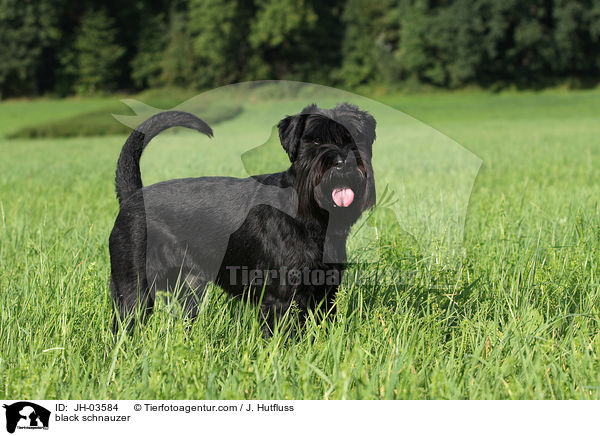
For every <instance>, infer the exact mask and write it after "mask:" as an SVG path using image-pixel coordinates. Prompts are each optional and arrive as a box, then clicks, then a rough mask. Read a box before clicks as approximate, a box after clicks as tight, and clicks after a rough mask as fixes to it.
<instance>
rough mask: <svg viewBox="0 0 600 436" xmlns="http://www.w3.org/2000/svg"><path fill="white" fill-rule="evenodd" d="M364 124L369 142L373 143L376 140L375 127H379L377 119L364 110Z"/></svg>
mask: <svg viewBox="0 0 600 436" xmlns="http://www.w3.org/2000/svg"><path fill="white" fill-rule="evenodd" d="M363 125H364V135H365V139H366V140H367V143H368V144H369V145H373V142H375V138H376V135H375V127H377V121H375V118H373V115H371V114H369V113H367V112H363Z"/></svg>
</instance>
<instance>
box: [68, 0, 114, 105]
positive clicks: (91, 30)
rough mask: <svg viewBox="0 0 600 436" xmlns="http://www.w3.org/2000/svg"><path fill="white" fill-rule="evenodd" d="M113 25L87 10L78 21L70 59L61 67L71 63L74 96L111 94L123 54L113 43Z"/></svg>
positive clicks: (104, 15)
mask: <svg viewBox="0 0 600 436" xmlns="http://www.w3.org/2000/svg"><path fill="white" fill-rule="evenodd" d="M115 39H116V30H115V28H114V21H113V20H112V19H111V18H110V17H109V16H108V15H107V13H106V11H105V10H104V9H100V10H96V11H94V10H89V11H87V12H86V13H85V15H84V16H83V18H82V19H81V23H80V25H79V28H78V31H77V33H76V37H75V42H74V44H73V49H72V53H71V56H66V57H65V59H63V63H70V62H73V63H74V64H73V66H72V67H70V66H69V65H65V66H66V68H74V69H73V73H74V75H75V77H76V83H75V89H76V91H77V92H78V93H94V92H97V91H110V90H114V89H115V86H116V83H117V78H118V77H119V74H120V72H119V71H118V69H117V68H116V65H117V61H118V60H119V58H121V56H123V54H124V52H125V50H124V48H123V47H121V46H120V45H118V44H117V43H116V42H115Z"/></svg>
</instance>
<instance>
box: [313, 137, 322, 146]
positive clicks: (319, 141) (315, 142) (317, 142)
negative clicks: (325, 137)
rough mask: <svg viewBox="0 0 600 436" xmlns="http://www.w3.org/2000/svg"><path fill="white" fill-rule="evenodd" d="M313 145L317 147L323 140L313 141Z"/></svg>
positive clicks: (316, 139)
mask: <svg viewBox="0 0 600 436" xmlns="http://www.w3.org/2000/svg"><path fill="white" fill-rule="evenodd" d="M312 143H313V144H315V145H319V144H321V140H320V139H319V138H315V139H313V140H312Z"/></svg>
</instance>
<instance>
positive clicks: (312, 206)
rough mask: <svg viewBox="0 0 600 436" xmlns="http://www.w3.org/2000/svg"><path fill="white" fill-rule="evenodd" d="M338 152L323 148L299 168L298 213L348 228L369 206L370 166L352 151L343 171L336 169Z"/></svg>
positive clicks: (304, 160) (297, 175)
mask: <svg viewBox="0 0 600 436" xmlns="http://www.w3.org/2000/svg"><path fill="white" fill-rule="evenodd" d="M336 155H337V151H336V150H335V149H333V148H331V149H328V148H327V147H322V149H321V150H320V151H318V152H315V153H314V155H313V156H311V158H310V159H306V157H307V156H304V159H300V161H299V162H297V165H296V177H297V178H296V189H297V192H298V199H299V213H300V215H303V216H311V217H317V218H319V219H320V220H323V221H327V222H328V224H329V226H330V227H333V228H339V229H347V228H349V227H350V226H352V224H354V222H356V220H357V219H358V218H359V217H360V215H361V213H362V212H363V211H364V210H365V209H367V208H368V207H370V204H369V201H367V197H368V177H367V167H366V165H365V164H364V162H363V160H362V159H361V158H360V156H359V155H358V151H356V152H351V153H350V154H349V156H348V157H347V159H346V162H345V164H344V165H343V167H341V168H336V166H335V164H334V158H335V156H336Z"/></svg>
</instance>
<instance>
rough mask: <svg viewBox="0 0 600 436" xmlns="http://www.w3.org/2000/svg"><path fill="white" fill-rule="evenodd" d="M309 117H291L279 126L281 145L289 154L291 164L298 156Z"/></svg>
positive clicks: (301, 115) (306, 115)
mask: <svg viewBox="0 0 600 436" xmlns="http://www.w3.org/2000/svg"><path fill="white" fill-rule="evenodd" d="M307 117H308V114H299V115H290V116H287V117H285V118H284V119H283V120H281V121H280V122H279V124H277V129H278V130H279V139H280V140H281V145H282V146H283V149H284V150H285V151H286V152H287V154H288V156H289V158H290V162H294V161H295V160H296V157H297V155H298V147H299V145H300V139H301V138H302V132H303V131H304V125H305V124H306V118H307Z"/></svg>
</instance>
